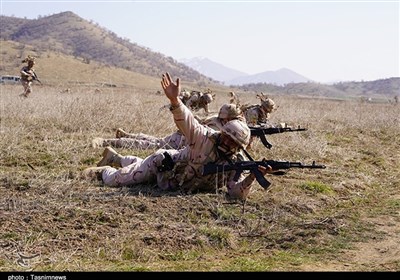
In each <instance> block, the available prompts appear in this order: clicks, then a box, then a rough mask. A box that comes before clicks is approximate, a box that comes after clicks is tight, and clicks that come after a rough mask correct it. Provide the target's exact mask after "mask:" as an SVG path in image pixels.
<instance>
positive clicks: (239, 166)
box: [203, 160, 326, 189]
mask: <svg viewBox="0 0 400 280" xmlns="http://www.w3.org/2000/svg"><path fill="white" fill-rule="evenodd" d="M260 165H261V166H264V167H266V168H268V165H269V166H271V167H272V170H281V169H290V168H309V169H317V168H318V169H324V168H326V166H325V165H318V164H316V163H315V161H313V162H312V164H310V165H306V164H303V163H301V162H290V161H277V160H262V161H239V162H235V163H231V164H214V163H208V164H206V165H205V166H204V167H203V175H209V174H214V173H218V172H227V171H232V170H236V173H235V176H234V177H233V180H234V181H237V180H238V179H239V177H240V174H242V172H243V171H245V170H249V171H250V172H251V173H253V174H254V175H255V177H256V179H257V182H258V183H259V184H260V185H261V187H263V188H264V189H267V188H268V187H269V186H270V185H271V183H270V182H269V181H268V180H267V179H265V177H264V176H263V175H262V173H261V172H260V170H258V166H260ZM272 174H273V175H283V174H285V173H284V172H275V173H272Z"/></svg>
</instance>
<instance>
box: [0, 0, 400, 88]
mask: <svg viewBox="0 0 400 280" xmlns="http://www.w3.org/2000/svg"><path fill="white" fill-rule="evenodd" d="M0 1H1V14H2V15H6V16H16V17H21V18H24V17H26V18H28V19H35V18H37V17H38V16H48V15H52V14H55V13H59V12H65V11H71V12H74V13H75V14H77V15H78V16H80V17H82V18H84V19H86V20H91V21H93V22H94V23H97V24H98V25H100V26H101V27H104V28H106V29H108V30H110V31H112V32H114V33H116V34H117V35H118V36H120V37H122V38H128V39H130V41H131V42H133V43H137V44H138V45H140V46H144V47H147V48H150V49H151V50H153V51H156V52H160V53H162V54H164V55H166V56H171V57H173V58H174V59H176V60H180V59H182V58H193V57H197V56H203V57H207V58H209V59H211V60H213V61H215V62H217V63H220V64H222V65H224V66H227V67H230V68H233V69H235V70H238V71H242V72H245V73H248V74H256V73H260V72H264V71H274V70H278V69H280V68H289V69H291V70H293V71H295V72H297V73H299V74H301V75H303V76H305V77H307V78H309V79H312V80H315V81H317V82H323V83H324V82H332V81H339V80H341V81H361V80H364V81H369V80H376V79H384V78H389V77H400V66H399V65H400V55H399V53H400V46H399V37H400V34H399V33H400V31H399V30H400V23H399V17H400V3H399V1H400V0H394V1H324V0H322V1H251V0H250V1H118V0H117V1H61V0H60V1H57V0H52V1H18V0H0Z"/></svg>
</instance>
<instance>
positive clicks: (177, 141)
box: [160, 131, 185, 150]
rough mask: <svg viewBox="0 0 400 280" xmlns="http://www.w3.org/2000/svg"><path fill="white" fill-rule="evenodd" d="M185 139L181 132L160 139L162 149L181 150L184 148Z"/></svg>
mask: <svg viewBox="0 0 400 280" xmlns="http://www.w3.org/2000/svg"><path fill="white" fill-rule="evenodd" d="M184 142H185V137H184V136H183V134H182V133H180V132H178V131H177V132H174V133H172V134H171V135H168V136H166V137H164V138H162V139H160V147H161V148H164V149H176V150H178V149H181V148H182V147H184Z"/></svg>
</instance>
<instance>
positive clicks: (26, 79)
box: [20, 55, 36, 97]
mask: <svg viewBox="0 0 400 280" xmlns="http://www.w3.org/2000/svg"><path fill="white" fill-rule="evenodd" d="M22 63H28V65H27V66H24V67H22V68H21V71H20V74H21V83H22V86H23V87H24V92H23V93H21V94H20V96H21V97H28V96H29V94H31V93H32V82H33V80H34V79H35V77H36V74H35V70H34V69H33V66H34V65H35V58H34V57H32V56H30V55H28V57H27V58H25V59H24V60H22Z"/></svg>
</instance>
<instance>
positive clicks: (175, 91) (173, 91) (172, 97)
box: [161, 72, 181, 106]
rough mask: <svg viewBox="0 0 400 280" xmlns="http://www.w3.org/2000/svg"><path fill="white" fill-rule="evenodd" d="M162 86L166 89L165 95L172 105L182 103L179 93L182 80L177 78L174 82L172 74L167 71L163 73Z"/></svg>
mask: <svg viewBox="0 0 400 280" xmlns="http://www.w3.org/2000/svg"><path fill="white" fill-rule="evenodd" d="M161 87H162V88H163V90H164V93H165V96H167V97H168V99H169V101H170V102H171V106H178V105H179V104H180V102H181V101H180V99H179V93H180V91H181V86H180V80H179V78H178V79H176V84H174V83H173V82H172V79H171V76H170V74H169V73H168V72H167V73H165V74H163V75H162V79H161Z"/></svg>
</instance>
